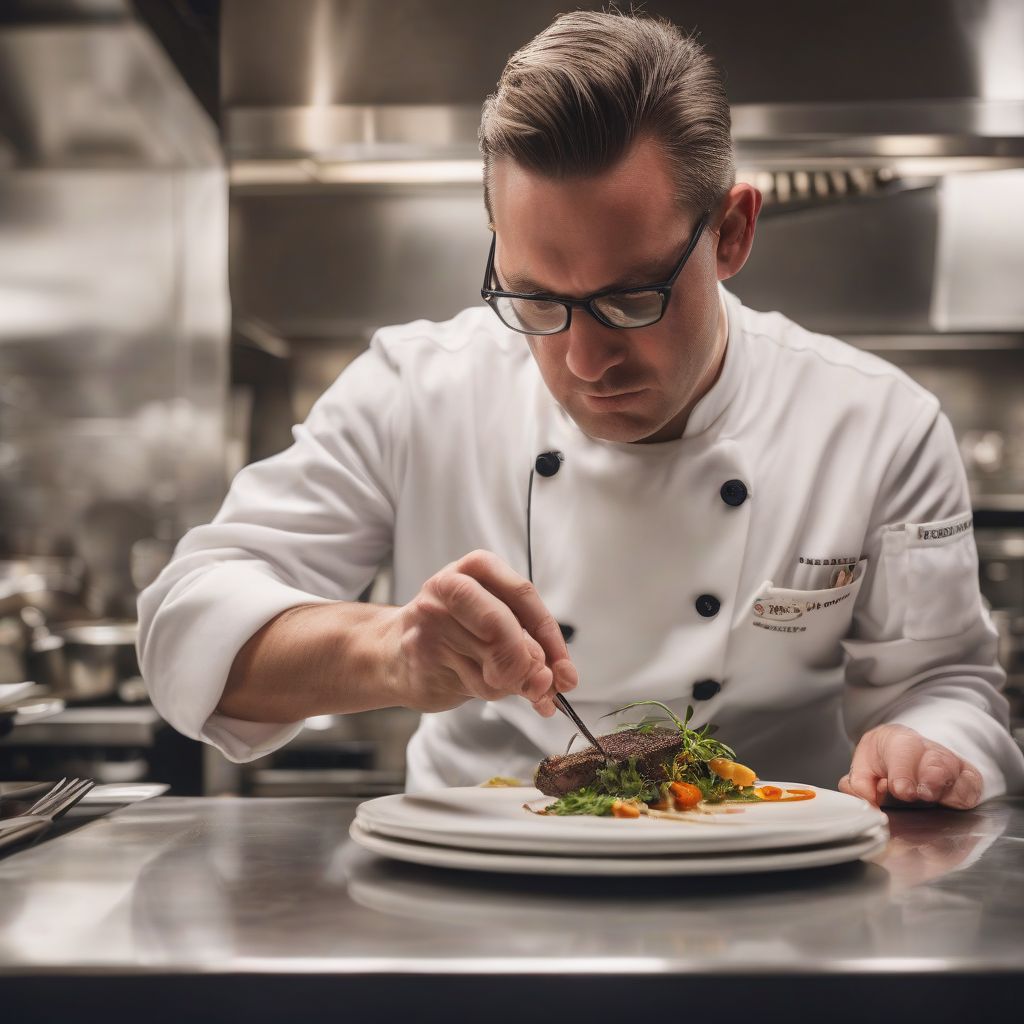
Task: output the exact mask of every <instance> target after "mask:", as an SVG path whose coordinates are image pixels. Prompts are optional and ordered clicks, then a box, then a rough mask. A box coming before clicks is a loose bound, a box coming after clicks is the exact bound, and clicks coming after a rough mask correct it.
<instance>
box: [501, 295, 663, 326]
mask: <svg viewBox="0 0 1024 1024" xmlns="http://www.w3.org/2000/svg"><path fill="white" fill-rule="evenodd" d="M662 302H663V300H662V295H661V293H660V292H655V291H651V292H618V293H614V294H611V295H604V296H602V297H601V298H598V299H595V300H594V307H595V308H596V309H597V311H598V312H599V313H600V314H601V316H602V317H604V318H605V320H607V321H608V323H610V324H612V325H613V326H615V327H645V326H647V325H648V324H652V323H654V322H655V321H657V320H658V319H659V318H660V317H661V314H662ZM495 306H496V310H497V312H498V315H499V316H500V317H501V319H502V320H504V322H505V323H506V324H507V325H508V326H509V327H511V328H512V329H513V330H514V331H521V332H523V333H525V334H555V333H557V332H558V331H561V330H562V329H563V328H564V327H565V324H566V320H567V319H568V310H567V309H566V307H565V306H563V305H562V304H561V303H560V302H552V301H551V300H548V299H521V298H516V299H513V298H508V297H507V296H502V297H499V298H497V299H496V303H495Z"/></svg>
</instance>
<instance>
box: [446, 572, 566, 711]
mask: <svg viewBox="0 0 1024 1024" xmlns="http://www.w3.org/2000/svg"><path fill="white" fill-rule="evenodd" d="M427 585H428V586H429V587H430V588H431V589H432V590H433V592H434V594H435V595H436V596H437V598H438V599H439V600H440V601H441V602H442V604H443V605H444V606H445V608H447V609H448V612H449V613H450V615H451V616H452V618H453V619H454V620H455V621H456V622H457V623H458V624H459V625H460V626H462V627H463V629H465V630H466V631H468V632H469V633H471V634H472V635H473V636H474V637H475V638H476V639H477V640H478V641H479V642H480V643H479V649H478V658H479V661H480V666H481V670H482V674H483V679H484V681H485V682H486V684H487V685H488V686H490V687H491V688H492V689H494V690H496V691H498V692H500V693H503V694H511V693H521V694H522V695H523V696H524V697H526V698H528V699H530V700H536V699H538V698H540V697H542V696H543V695H544V694H545V693H546V692H547V690H548V687H549V686H550V685H551V679H550V669H545V671H541V670H540V669H539V667H538V665H537V663H536V661H535V660H534V659H533V658H532V657H531V656H530V651H529V648H528V647H527V644H526V641H525V639H524V635H523V627H522V626H520V624H519V622H518V620H517V619H516V617H515V615H513V613H512V611H511V609H510V608H509V607H508V606H507V605H505V604H503V603H502V602H501V601H500V600H498V598H497V597H495V596H494V594H492V593H490V591H488V590H487V589H485V588H484V587H483V586H482V585H481V584H480V583H479V582H478V581H477V580H476V579H475V578H474V577H473V576H469V575H467V574H465V573H460V572H454V571H443V572H440V573H438V574H437V575H436V576H433V577H431V579H430V580H429V581H428V584H427Z"/></svg>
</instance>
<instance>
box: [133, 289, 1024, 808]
mask: <svg viewBox="0 0 1024 1024" xmlns="http://www.w3.org/2000/svg"><path fill="white" fill-rule="evenodd" d="M721 295H722V297H723V300H724V302H725V307H726V309H727V314H728V345H727V350H726V354H725V360H724V364H723V367H722V371H721V374H720V376H719V378H718V380H717V381H716V383H715V384H714V386H713V387H712V388H711V389H710V391H708V393H707V394H706V395H705V396H704V397H703V398H702V399H701V400H700V402H698V404H697V405H696V407H695V408H694V410H693V412H692V413H691V415H690V418H689V420H688V422H687V424H686V429H685V432H684V434H683V436H682V437H681V438H680V439H678V440H675V441H669V442H665V443H662V444H651V445H637V444H621V443H614V442H609V441H602V440H595V439H594V438H591V437H589V436H587V435H586V434H584V433H583V432H582V431H581V430H580V428H579V427H578V426H577V425H576V424H575V422H574V421H573V420H572V419H571V418H570V417H569V416H568V415H567V414H566V412H565V411H564V410H563V409H562V408H561V407H560V406H559V404H558V403H557V402H556V401H555V400H554V398H553V397H552V395H551V394H550V392H549V391H548V390H547V388H546V386H545V385H544V383H543V380H542V378H541V376H540V374H539V371H538V369H537V366H536V364H535V362H534V360H533V358H532V356H531V354H530V352H529V349H528V348H527V345H526V342H525V339H524V338H523V337H522V336H520V335H517V334H515V333H514V332H512V331H509V330H508V329H507V328H505V327H504V326H503V325H502V324H501V323H500V322H499V321H498V319H497V318H496V317H495V316H494V314H493V313H492V312H491V311H490V310H489V309H487V308H486V307H483V306H481V307H479V308H472V309H468V310H465V311H464V312H462V313H460V314H459V315H457V316H456V317H454V318H453V319H452V320H449V321H447V322H446V323H430V322H427V321H423V320H419V321H416V322H414V323H411V324H407V325H404V326H398V327H388V328H385V329H383V330H381V331H379V332H378V333H377V334H376V335H375V336H374V338H373V340H372V342H371V344H370V347H369V349H368V350H367V351H366V352H365V353H363V354H362V355H360V356H359V357H358V358H357V359H356V360H355V361H354V362H353V363H352V364H351V365H350V366H349V367H348V368H347V369H346V370H345V371H344V372H343V373H342V374H341V376H340V377H339V378H338V380H337V381H336V382H335V383H334V384H333V385H332V386H331V387H330V388H329V389H328V390H327V392H326V393H325V394H324V395H323V396H322V397H321V399H320V400H319V401H318V402H317V404H316V406H315V407H314V408H313V410H312V411H311V413H310V415H309V417H308V418H307V420H306V422H305V423H303V424H302V425H300V426H297V427H296V428H295V430H294V438H295V440H294V444H293V445H292V446H291V447H290V448H289V449H288V450H286V451H284V452H282V453H280V454H278V455H275V456H273V457H272V458H269V459H266V460H264V461H263V462H259V463H256V464H254V465H251V466H248V467H246V468H245V469H243V470H242V472H241V473H239V474H238V476H237V477H236V479H235V481H234V483H233V484H232V486H231V489H230V492H229V494H228V496H227V498H226V499H225V502H224V505H223V507H222V508H221V510H220V512H219V513H218V515H217V517H216V519H215V520H214V521H213V523H211V524H209V525H206V526H200V527H197V528H196V529H194V530H192V531H191V532H190V533H189V534H188V535H187V536H186V537H185V538H184V539H183V540H182V541H181V543H180V544H179V546H178V549H177V551H176V554H175V557H174V560H173V561H172V562H171V564H170V565H169V566H168V567H167V568H166V569H165V570H164V572H163V573H162V575H161V576H160V577H159V579H158V580H156V582H154V583H153V584H152V585H151V586H150V587H149V589H148V590H146V591H145V593H143V595H142V596H141V598H140V602H139V612H140V616H139V617H140V640H139V651H140V660H141V664H142V668H143V673H144V676H145V678H146V681H147V683H148V686H149V688H150V692H151V694H152V699H153V702H154V704H155V705H156V707H157V708H158V710H159V711H160V712H161V714H163V715H164V717H165V718H167V719H168V720H169V721H170V722H171V723H172V724H173V725H175V726H176V727H177V728H178V729H180V730H181V731H182V732H184V733H186V734H187V735H189V736H192V737H198V738H200V739H203V740H206V741H207V742H210V743H212V744H214V745H215V746H217V747H218V748H219V749H220V750H222V751H223V752H224V753H225V754H226V755H227V756H228V757H229V758H231V759H232V760H235V761H245V760H249V759H251V758H254V757H257V756H260V755H262V754H265V753H267V752H268V751H271V750H273V749H275V748H277V747H279V746H281V745H282V744H284V743H286V742H287V741H288V740H289V739H290V738H291V737H293V736H294V735H295V734H296V732H297V731H298V730H299V728H300V726H299V725H296V724H280V725H271V724H261V723H252V722H245V721H239V720H235V719H231V718H228V717H226V716H225V715H223V714H220V713H218V712H216V711H215V710H214V709H215V707H216V705H217V703H218V701H219V699H220V695H221V692H222V690H223V686H224V682H225V680H226V678H227V675H228V671H229V669H230V666H231V663H232V661H233V659H234V657H235V654H236V653H237V651H238V650H239V648H241V646H242V645H243V644H244V643H245V641H246V640H247V639H248V638H249V637H250V636H251V635H252V634H253V633H254V632H256V630H257V629H259V627H261V626H262V625H263V624H265V623H266V622H268V621H269V620H270V619H271V618H273V617H274V616H275V615H277V614H278V613H279V612H281V611H283V610H284V609H286V608H289V607H292V606H294V605H296V604H302V603H310V602H318V601H337V600H352V599H354V598H356V597H357V596H358V595H359V594H360V593H361V592H362V591H363V590H364V588H365V587H366V586H367V584H368V583H369V582H370V581H371V580H372V579H373V577H374V575H375V573H376V572H377V570H378V567H380V566H382V565H384V564H386V563H389V562H390V563H391V565H392V575H393V586H394V591H393V600H394V603H396V604H404V603H405V602H407V601H409V600H411V599H412V598H413V597H414V596H415V595H416V593H417V592H418V590H419V589H420V587H421V586H422V584H423V583H424V581H425V580H427V579H428V578H429V577H430V576H432V575H433V574H434V573H436V572H437V571H438V570H439V569H441V568H442V567H443V566H445V565H446V564H448V563H449V562H452V561H453V560H455V559H457V558H459V557H460V556H461V555H463V554H465V553H467V552H469V551H472V550H474V549H477V548H483V549H487V550H489V551H492V552H494V553H495V554H497V555H498V556H500V557H501V558H502V559H504V561H506V562H507V563H508V564H509V565H510V566H512V568H514V569H515V570H516V571H517V572H519V573H521V574H522V575H524V576H525V575H526V574H527V522H526V512H527V491H528V487H529V485H530V476H531V469H532V468H533V467H534V464H535V460H536V458H537V456H538V455H539V454H541V453H544V452H560V453H561V454H562V461H561V462H560V463H559V468H558V471H557V472H556V473H555V474H554V475H552V476H542V475H540V474H536V475H535V476H534V479H533V485H532V486H533V490H532V508H531V523H530V528H531V529H530V533H531V539H532V554H533V577H534V581H535V583H536V585H537V588H538V591H539V593H540V596H541V598H542V599H543V601H544V603H545V604H546V606H547V607H548V608H549V609H550V611H551V612H552V613H553V614H554V615H555V617H556V618H557V619H558V621H559V622H560V623H562V624H564V625H566V626H571V627H572V628H573V631H574V632H573V635H572V640H571V643H570V645H569V650H570V653H571V655H572V658H573V661H574V662H575V664H576V666H577V668H578V670H579V676H580V680H581V682H580V686H579V688H578V689H577V690H576V691H575V692H574V693H573V695H572V700H573V703H574V705H575V706H576V707H577V709H578V711H579V712H580V714H581V715H582V716H583V717H584V719H585V720H587V721H588V722H589V723H591V724H592V725H593V726H595V727H597V728H600V727H599V725H598V722H599V718H600V716H601V715H604V714H606V713H608V712H610V711H612V710H613V709H615V708H617V707H619V706H621V705H622V704H625V703H627V702H629V701H633V700H643V699H647V698H656V699H659V700H662V701H665V702H666V703H668V704H670V705H671V706H672V707H673V708H674V709H675V710H676V711H677V712H682V711H684V710H685V708H686V706H687V704H692V705H693V706H694V707H695V716H694V723H695V724H696V725H698V726H699V725H702V724H704V723H705V722H707V721H714V722H715V723H716V724H717V725H718V727H719V732H718V736H719V737H720V738H722V739H724V740H725V741H726V742H728V743H730V744H731V745H733V746H734V747H735V748H736V750H737V751H738V755H739V757H740V758H741V759H742V760H743V761H745V762H747V763H749V764H751V765H752V766H753V767H754V768H755V769H756V770H757V771H758V773H759V775H760V777H762V778H772V779H783V780H788V781H800V782H808V783H813V784H819V785H824V786H833V787H834V786H835V785H836V783H837V780H838V779H839V778H840V776H841V775H843V774H844V773H845V772H846V771H847V770H848V768H849V764H850V755H851V751H852V745H851V741H856V739H857V738H858V737H859V736H860V735H861V734H862V733H864V732H865V731H866V730H867V729H869V728H871V727H873V726H875V725H878V724H879V723H882V722H895V723H901V724H903V725H906V726H909V727H911V728H913V729H916V730H917V731H918V732H920V733H921V734H922V735H924V736H926V737H929V738H930V739H933V740H935V741H937V742H939V743H942V744H944V745H945V746H947V747H949V748H950V749H951V750H953V751H955V752H956V753H957V754H959V755H960V756H961V757H963V758H966V759H967V760H968V761H970V762H971V763H972V764H974V765H975V766H976V767H977V768H978V769H979V770H980V772H981V773H982V776H983V778H984V797H985V798H988V797H991V796H995V795H997V794H1000V793H1002V792H1004V791H1006V790H1007V789H1010V790H1017V789H1020V788H1022V786H1024V758H1022V755H1021V751H1020V750H1019V749H1018V747H1017V746H1016V744H1015V743H1014V742H1013V740H1012V738H1011V737H1010V735H1009V733H1008V729H1007V704H1006V701H1005V699H1004V698H1003V697H1002V695H1001V694H1000V693H999V692H998V691H999V689H1000V688H1001V686H1002V685H1003V683H1004V680H1005V677H1004V674H1003V672H1002V671H1001V670H1000V669H999V667H998V665H997V662H996V631H995V629H994V628H993V626H992V622H991V619H990V618H989V616H988V614H987V612H986V611H985V609H984V607H983V604H982V600H981V596H980V593H979V589H978V574H977V552H976V548H975V543H974V537H973V533H972V529H971V511H970V501H969V495H968V489H967V483H966V478H965V474H964V471H963V466H962V463H961V460H960V457H959V453H958V450H957V445H956V442H955V439H954V436H953V432H952V430H951V428H950V425H949V422H948V420H947V419H946V417H945V416H944V415H943V414H942V413H941V412H940V410H939V404H938V402H937V400H936V399H935V398H934V396H932V395H931V394H929V393H928V392H927V391H925V390H924V389H923V388H921V387H920V386H918V385H917V384H916V383H914V382H913V381H912V380H910V379H909V378H908V377H907V376H906V375H905V374H903V373H902V372H901V371H900V370H898V369H896V368H895V367H893V366H891V365H889V364H888V363H885V362H884V361H882V360H880V359H878V358H876V357H874V356H871V355H868V354H866V353H864V352H861V351H859V350H857V349H854V348H852V347H850V346H848V345H846V344H843V343H842V342H840V341H838V340H836V339H834V338H829V337H825V336H822V335H817V334H813V333H811V332H809V331H807V330H804V329H803V328H801V327H799V326H798V325H796V324H794V323H793V322H791V321H790V320H788V319H787V318H786V317H784V316H782V315H781V314H779V313H758V312H754V311H753V310H750V309H747V308H746V307H744V306H743V305H742V304H741V303H740V302H739V300H738V299H737V298H735V297H734V296H732V295H730V294H729V293H728V292H726V291H725V290H724V289H722V290H721ZM846 565H852V566H855V572H854V578H853V580H852V581H851V582H845V583H842V585H840V586H836V585H835V583H836V574H837V572H838V569H839V567H840V566H846ZM640 715H642V710H641V711H638V712H634V713H633V716H632V717H630V716H626V717H625V719H624V720H635V718H636V717H638V716H640ZM620 720H623V719H620ZM606 724H607V723H606ZM572 733H573V727H572V726H571V725H570V724H569V723H568V721H567V720H566V719H564V718H563V717H562V716H560V715H559V716H556V717H554V718H551V719H544V718H541V717H540V716H539V715H537V714H536V713H535V712H534V711H533V709H532V707H531V706H530V705H529V704H528V703H527V702H526V701H524V700H523V699H522V698H519V697H510V698H507V699H505V700H501V701H497V702H491V703H485V702H483V701H479V700H473V701H469V702H468V703H466V704H464V705H462V706H461V707H459V708H456V709H454V710H452V711H446V712H442V713H438V714H427V715H423V716H422V720H421V724H420V727H419V729H418V731H417V732H416V734H415V736H414V737H413V739H412V741H411V742H410V745H409V750H408V780H407V781H408V788H409V789H410V790H424V789H429V788H433V787H439V786H447V785H468V784H475V783H479V782H481V781H483V780H484V779H486V778H488V777H490V776H493V775H497V774H502V775H514V776H520V777H523V778H530V777H531V773H532V770H533V768H534V766H535V765H536V762H537V761H538V760H539V759H540V758H541V757H543V756H545V755H547V754H550V753H553V752H555V753H557V752H561V751H564V750H565V747H566V744H567V742H568V740H569V738H570V736H571V735H572Z"/></svg>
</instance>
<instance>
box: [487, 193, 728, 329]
mask: <svg viewBox="0 0 1024 1024" xmlns="http://www.w3.org/2000/svg"><path fill="white" fill-rule="evenodd" d="M710 217H711V211H710V210H705V211H704V213H703V214H702V216H701V218H700V221H699V222H698V223H697V226H696V227H695V228H694V229H693V234H692V236H691V237H690V241H689V242H688V243H687V246H686V249H685V250H684V252H683V255H682V256H681V257H680V258H679V262H678V263H677V264H676V266H675V269H674V270H673V271H672V274H671V275H670V276H669V278H668V280H666V281H661V282H659V283H657V284H644V285H636V286H634V287H632V288H604V289H602V290H601V291H599V292H594V293H593V294H591V295H586V296H584V297H583V298H582V299H569V298H565V297H564V296H561V295H551V294H548V293H547V292H506V291H502V290H501V289H500V288H490V287H488V285H489V284H490V283H491V281H492V280H495V281H496V280H497V274H496V273H495V270H494V252H495V249H496V247H497V243H498V234H497V232H496V231H492V232H491V249H490V252H489V253H488V254H487V267H486V269H485V270H484V284H483V287H482V288H481V289H480V297H481V298H482V299H483V300H484V302H486V303H487V305H488V306H490V307H491V309H492V310H493V311H494V315H495V316H496V317H497V318H498V319H499V320H500V321H501V322H502V323H503V324H505V326H506V327H508V329H509V330H510V331H515V332H516V333H517V334H527V335H531V336H536V337H543V338H547V337H551V336H552V335H555V334H561V333H562V332H563V331H567V330H569V327H570V326H571V325H572V311H573V310H574V309H585V310H586V311H587V312H588V313H589V314H590V315H591V316H592V317H593V318H594V319H595V320H596V321H597V322H598V323H600V324H604V325H605V327H612V328H614V329H615V330H618V331H635V330H639V329H640V328H643V327H653V326H654V325H655V324H656V323H658V322H659V321H660V320H661V319H662V318H663V317H664V316H665V310H666V309H668V304H669V301H670V300H671V298H672V286H673V285H674V284H675V283H676V279H677V278H678V277H679V275H680V274H681V273H682V272H683V267H685V266H686V262H687V260H689V258H690V256H691V255H692V253H693V250H694V249H696V248H697V243H698V242H699V241H700V239H701V236H702V235H703V234H704V229H705V228H706V227H707V225H708V220H709V219H710ZM633 292H658V293H659V294H660V295H661V312H660V313H659V314H658V316H657V319H655V320H651V321H650V322H649V323H645V324H635V325H628V324H613V323H612V322H611V321H610V320H608V319H606V318H605V317H604V316H603V315H602V314H601V312H600V310H598V309H597V308H596V307H595V306H594V302H595V301H596V300H597V299H603V298H605V297H606V296H608V295H630V294H632V293H633ZM494 299H528V300H534V301H539V302H556V303H558V304H559V305H560V306H563V307H564V308H565V326H564V327H560V328H559V329H558V330H557V331H539V332H538V331H522V330H519V328H518V327H512V326H511V325H510V324H508V323H506V322H505V318H504V317H503V316H502V315H501V314H500V313H499V312H498V310H497V308H496V307H495V306H494V305H493V304H492V303H493V300H494Z"/></svg>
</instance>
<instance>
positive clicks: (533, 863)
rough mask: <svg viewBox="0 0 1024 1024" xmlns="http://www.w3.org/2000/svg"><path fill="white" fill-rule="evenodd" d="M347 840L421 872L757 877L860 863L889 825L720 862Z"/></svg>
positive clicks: (371, 837) (357, 834)
mask: <svg viewBox="0 0 1024 1024" xmlns="http://www.w3.org/2000/svg"><path fill="white" fill-rule="evenodd" d="M349 836H350V838H351V840H352V841H353V842H354V843H356V845H357V846H360V847H361V848H362V849H364V850H368V851H369V852H371V853H373V854H376V855H378V856H383V857H388V858H390V859H392V860H398V861H404V862H406V863H411V864H419V865H422V866H424V867H437V868H446V869H449V870H463V871H481V872H491V873H499V874H528V875H588V876H597V877H609V876H618V877H629V876H644V877H657V876H668V875H704V876H711V875H740V874H760V873H774V872H779V871H799V870H806V869H809V868H818V867H832V866H835V865H837V864H845V863H847V862H850V861H854V860H863V859H864V858H866V857H872V856H874V855H875V854H877V853H879V852H881V851H882V850H884V849H885V847H886V846H887V844H888V842H889V827H888V824H887V823H886V824H881V823H880V824H878V825H876V826H875V827H874V828H872V829H870V830H869V831H868V832H865V833H864V834H862V835H861V836H858V837H856V838H854V839H851V840H844V841H840V842H838V843H833V844H829V845H827V846H826V847H825V848H823V849H822V848H817V849H810V850H808V849H803V848H800V847H797V848H795V849H793V848H791V849H787V850H781V851H780V850H773V851H765V852H760V853H758V852H756V851H754V852H752V851H738V852H736V853H733V854H731V855H730V856H728V857H722V856H721V854H719V853H714V852H713V851H706V853H707V856H705V855H704V854H703V853H702V854H699V855H695V854H689V855H687V854H676V855H666V856H660V857H657V856H648V857H643V858H637V857H628V856H618V857H577V856H559V855H557V854H524V853H499V852H494V851H487V850H467V849H458V848H455V847H451V846H438V845H435V844H431V843H410V842H407V841H405V840H402V839H394V838H392V837H389V836H381V835H377V834H375V833H373V832H368V831H366V830H365V829H364V828H362V827H361V826H360V824H359V822H358V820H357V819H355V818H353V819H352V822H351V824H350V825H349Z"/></svg>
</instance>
